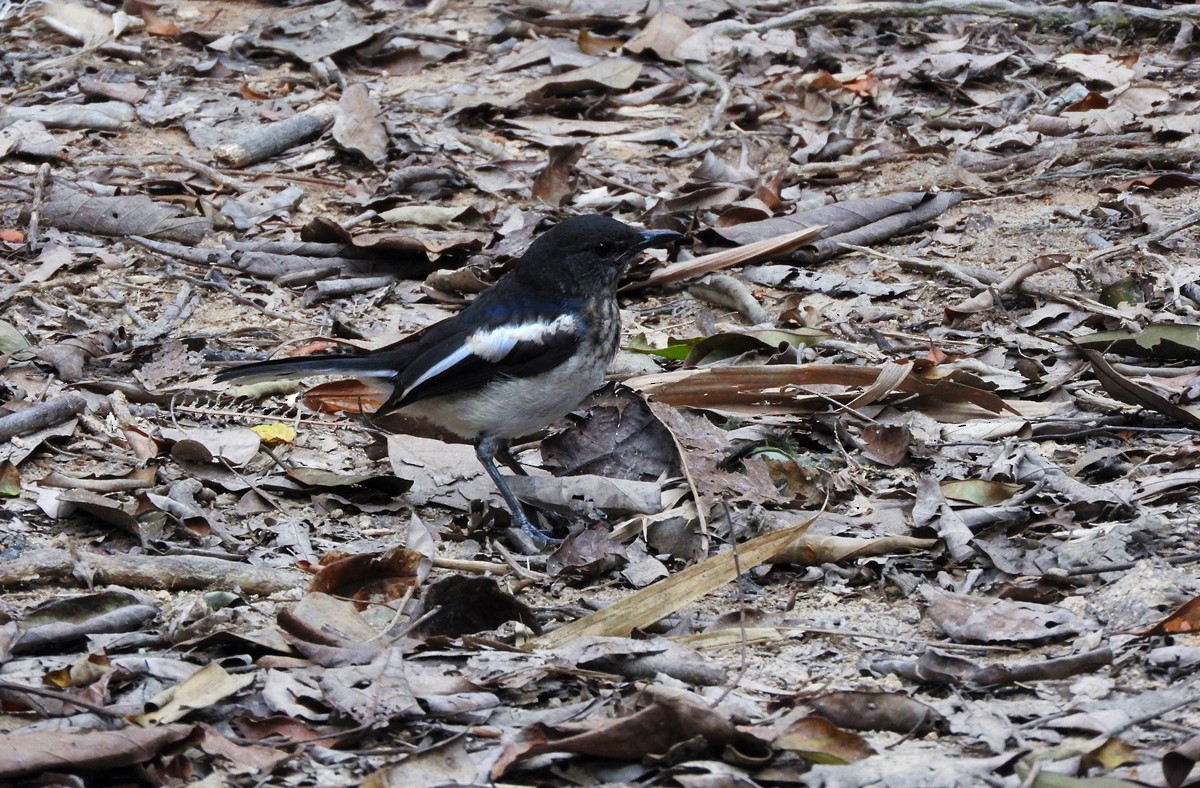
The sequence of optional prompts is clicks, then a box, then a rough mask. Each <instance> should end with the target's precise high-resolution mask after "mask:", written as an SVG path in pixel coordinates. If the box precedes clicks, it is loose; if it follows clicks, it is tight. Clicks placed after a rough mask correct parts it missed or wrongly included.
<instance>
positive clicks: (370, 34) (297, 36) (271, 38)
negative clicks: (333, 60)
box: [241, 0, 391, 64]
mask: <svg viewBox="0 0 1200 788" xmlns="http://www.w3.org/2000/svg"><path fill="white" fill-rule="evenodd" d="M260 19H261V20H262V21H261V22H260V23H259V24H257V25H255V27H254V29H253V30H252V31H250V32H247V33H245V34H244V35H243V36H242V37H241V38H242V42H243V44H244V46H245V47H246V48H250V49H253V48H255V47H257V48H260V49H266V50H271V51H275V52H283V53H284V54H286V55H290V56H292V57H294V58H297V59H299V60H301V61H303V62H305V63H310V64H311V63H316V62H318V61H319V60H322V59H323V58H327V57H332V56H334V55H336V54H338V53H339V52H344V51H345V50H347V49H353V48H354V47H357V46H361V45H362V44H365V43H366V42H368V41H370V40H371V39H372V38H374V37H375V36H376V35H379V34H381V33H384V32H386V31H388V30H390V29H391V25H390V24H385V23H376V24H369V23H367V22H365V21H363V19H362V17H361V16H360V12H359V11H358V10H356V9H355V8H354V7H353V6H351V5H348V4H346V3H342V2H337V0H334V2H329V3H321V4H319V5H313V6H307V7H301V8H292V9H286V10H283V11H279V12H276V13H273V14H267V15H264V16H262V17H260Z"/></svg>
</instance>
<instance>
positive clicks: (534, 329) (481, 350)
mask: <svg viewBox="0 0 1200 788" xmlns="http://www.w3.org/2000/svg"><path fill="white" fill-rule="evenodd" d="M574 329H575V318H574V317H573V316H571V315H559V316H558V317H557V318H555V319H554V321H553V322H550V323H544V322H538V323H525V324H523V325H519V326H499V327H498V328H492V329H488V330H486V331H476V332H475V333H474V334H472V335H471V336H469V337H467V341H466V349H467V350H469V351H470V352H471V353H474V354H475V355H476V356H479V357H480V358H481V359H483V360H484V361H492V362H496V361H499V360H500V359H502V358H504V357H505V356H507V355H508V354H509V353H511V352H512V349H513V348H514V347H516V346H517V343H518V342H535V343H537V344H539V345H543V344H545V343H546V339H547V338H548V337H550V336H553V335H554V334H557V333H559V332H560V331H573V330H574ZM439 366H440V365H439Z"/></svg>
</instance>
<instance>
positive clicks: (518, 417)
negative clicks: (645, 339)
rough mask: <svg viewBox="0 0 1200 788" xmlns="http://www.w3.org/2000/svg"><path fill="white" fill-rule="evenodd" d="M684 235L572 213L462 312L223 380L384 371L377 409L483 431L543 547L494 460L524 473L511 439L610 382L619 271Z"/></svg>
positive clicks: (478, 437)
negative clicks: (402, 334) (378, 340)
mask: <svg viewBox="0 0 1200 788" xmlns="http://www.w3.org/2000/svg"><path fill="white" fill-rule="evenodd" d="M679 237H680V235H679V233H675V232H671V231H669V230H637V229H635V228H633V227H630V226H629V225H626V224H623V223H622V222H619V221H617V220H616V219H610V218H609V217H607V216H579V217H575V218H573V219H568V220H566V221H564V222H561V223H560V224H557V225H555V226H554V227H552V228H551V229H550V230H548V231H547V232H545V233H544V234H542V235H541V236H540V237H539V238H537V239H536V240H535V241H534V242H533V244H532V245H531V246H530V247H529V250H528V251H527V252H525V254H524V255H523V256H522V257H521V259H520V260H518V261H517V263H516V265H515V266H514V268H513V269H512V271H511V272H509V274H508V275H506V276H505V277H504V278H503V279H501V280H500V281H499V282H497V283H496V284H495V285H494V286H493V287H491V288H490V289H488V290H486V291H484V292H483V293H482V294H480V295H479V297H477V298H476V299H475V300H474V301H473V302H472V303H471V304H470V306H468V307H467V308H466V309H464V310H463V311H462V312H460V313H458V314H457V315H455V316H453V317H450V318H448V319H446V320H443V321H441V322H439V323H435V324H433V325H431V326H428V327H427V328H425V329H422V330H421V331H418V332H417V333H415V334H412V335H411V336H408V337H406V338H404V339H402V340H400V341H399V342H396V343H394V344H391V345H388V346H386V347H383V348H379V349H378V350H374V351H370V352H368V353H364V354H362V355H318V356H307V357H298V358H284V359H273V360H270V361H262V362H257V363H253V364H246V365H243V366H239V367H233V368H231V369H227V370H224V371H222V372H220V373H218V374H217V376H216V379H217V380H218V381H228V380H235V379H242V378H267V379H278V378H287V377H304V376H309V375H340V376H344V377H368V378H379V379H383V380H384V381H386V382H388V383H390V384H391V385H392V393H391V396H390V397H389V398H388V399H387V401H386V402H385V403H384V404H383V405H382V406H381V407H380V408H379V410H378V411H376V413H375V414H374V415H376V416H378V415H382V414H384V413H387V412H390V411H396V410H401V409H402V410H403V412H404V413H406V414H409V415H414V416H418V417H421V418H424V419H426V420H427V421H429V422H431V423H433V424H434V425H436V426H438V427H441V428H443V429H446V430H448V431H450V432H452V433H454V434H456V435H459V436H460V437H463V438H468V439H470V440H471V441H473V442H474V444H475V456H476V457H478V458H479V462H480V463H482V465H483V467H484V469H485V470H486V471H487V473H488V476H490V477H491V478H492V481H493V482H495V484H496V487H497V488H498V489H499V490H500V494H501V495H502V496H503V497H504V502H505V503H506V504H507V505H508V508H509V510H510V511H511V512H512V515H513V518H514V519H515V520H516V522H517V524H518V525H520V526H521V528H522V529H523V530H524V531H525V532H526V533H527V534H529V535H530V537H531V538H533V540H534V542H535V543H536V544H537V545H538V546H539V547H544V546H545V545H546V544H547V543H548V542H549V541H550V540H549V539H548V537H547V536H546V534H544V533H543V532H542V531H541V530H540V529H538V528H536V527H535V526H534V525H533V524H532V523H530V522H529V519H528V518H527V517H526V516H525V513H524V512H523V511H522V510H521V506H520V504H519V503H518V501H517V498H516V496H515V495H513V493H512V491H511V490H509V488H508V485H507V484H506V483H505V481H504V477H502V476H501V475H500V472H499V470H497V468H496V460H497V459H499V460H500V461H501V462H503V463H504V464H505V465H507V466H508V467H509V468H511V469H512V470H513V471H515V472H516V473H520V474H523V473H524V471H523V470H522V469H521V466H520V465H518V464H517V462H516V460H515V459H513V457H512V455H511V454H510V453H509V451H508V446H509V442H510V441H512V440H513V439H514V438H518V437H520V436H522V435H528V434H530V433H533V432H536V431H537V430H540V429H542V428H543V427H546V426H547V425H549V424H550V423H551V422H553V421H555V420H557V419H559V418H561V417H562V416H565V415H566V414H567V413H568V412H570V411H571V409H572V408H575V407H576V406H578V405H579V403H580V402H582V401H583V399H584V398H585V397H587V395H588V394H590V393H592V392H593V391H595V390H596V389H597V388H599V387H600V385H601V384H602V383H603V382H604V372H605V370H606V369H607V367H608V364H609V362H611V361H612V359H613V356H614V355H615V354H616V352H617V345H618V343H619V341H620V332H621V318H620V313H619V311H618V308H617V298H616V289H617V279H618V278H619V277H620V275H621V273H622V272H623V271H624V270H625V267H626V265H628V263H629V262H630V261H631V260H632V259H633V258H634V257H635V256H636V254H637V253H638V252H639V251H641V250H643V249H647V248H649V247H652V246H662V245H665V244H666V243H668V242H670V241H671V240H673V239H676V238H679Z"/></svg>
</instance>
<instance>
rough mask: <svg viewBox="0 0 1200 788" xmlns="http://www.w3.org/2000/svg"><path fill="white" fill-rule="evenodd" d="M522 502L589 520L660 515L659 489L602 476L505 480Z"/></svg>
mask: <svg viewBox="0 0 1200 788" xmlns="http://www.w3.org/2000/svg"><path fill="white" fill-rule="evenodd" d="M508 482H509V487H511V488H512V491H513V493H515V494H516V496H517V497H518V498H520V499H521V500H523V501H528V502H530V503H534V504H537V505H539V506H544V507H546V508H550V509H556V510H558V511H562V512H575V513H578V514H582V515H584V516H593V515H594V513H595V512H596V511H597V510H599V511H601V512H604V513H605V514H618V515H620V514H655V513H657V512H660V511H662V485H660V484H658V483H657V482H635V481H629V480H626V479H610V478H608V477H606V476H563V477H559V478H554V477H547V476H514V477H513V478H511V479H509V480H508Z"/></svg>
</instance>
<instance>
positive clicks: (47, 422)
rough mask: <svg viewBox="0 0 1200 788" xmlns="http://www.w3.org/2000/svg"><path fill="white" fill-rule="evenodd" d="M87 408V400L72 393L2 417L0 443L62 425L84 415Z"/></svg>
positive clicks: (0, 418) (0, 421)
mask: <svg viewBox="0 0 1200 788" xmlns="http://www.w3.org/2000/svg"><path fill="white" fill-rule="evenodd" d="M85 407H87V400H85V399H84V398H83V395H81V394H76V393H75V392H71V393H69V394H63V395H62V396H60V397H55V398H54V399H52V400H49V401H48V402H43V403H41V404H39V405H34V406H33V407H31V408H26V409H25V410H21V411H17V412H16V413H10V414H9V415H7V416H3V417H0V443H5V442H7V441H10V440H12V439H13V438H15V437H16V436H18V435H25V434H27V433H30V432H37V431H38V430H44V429H46V428H47V427H52V426H54V425H55V424H61V423H62V422H64V421H66V420H67V419H69V418H71V417H72V416H75V415H78V414H79V413H82V412H83V409H84V408H85Z"/></svg>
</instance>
